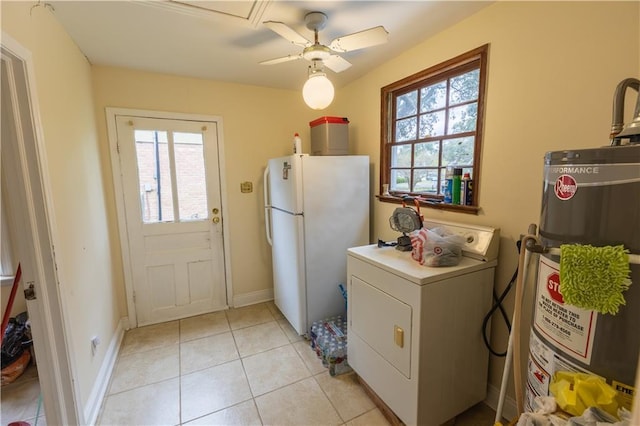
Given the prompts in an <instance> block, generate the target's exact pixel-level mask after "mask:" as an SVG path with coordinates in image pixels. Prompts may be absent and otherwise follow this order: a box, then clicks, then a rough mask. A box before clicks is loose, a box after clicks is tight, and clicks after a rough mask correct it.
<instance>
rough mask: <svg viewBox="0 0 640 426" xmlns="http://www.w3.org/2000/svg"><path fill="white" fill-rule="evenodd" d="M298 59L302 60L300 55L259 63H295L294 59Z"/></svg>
mask: <svg viewBox="0 0 640 426" xmlns="http://www.w3.org/2000/svg"><path fill="white" fill-rule="evenodd" d="M300 58H302V54H299V55H287V56H283V57H281V58H275V59H269V60H266V61H262V62H260V65H275V64H281V63H283V62H289V61H295V60H296V59H300Z"/></svg>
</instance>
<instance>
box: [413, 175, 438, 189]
mask: <svg viewBox="0 0 640 426" xmlns="http://www.w3.org/2000/svg"><path fill="white" fill-rule="evenodd" d="M413 191H414V192H428V193H431V194H437V193H438V169H419V170H414V172H413Z"/></svg>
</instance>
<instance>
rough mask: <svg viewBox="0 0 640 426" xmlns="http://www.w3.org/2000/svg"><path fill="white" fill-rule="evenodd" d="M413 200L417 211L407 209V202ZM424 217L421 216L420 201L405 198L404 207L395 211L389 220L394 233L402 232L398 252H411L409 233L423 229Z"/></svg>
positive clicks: (397, 246) (397, 247)
mask: <svg viewBox="0 0 640 426" xmlns="http://www.w3.org/2000/svg"><path fill="white" fill-rule="evenodd" d="M411 200H413V202H414V204H415V205H416V209H417V211H416V210H414V209H412V208H411V207H407V205H406V201H411ZM422 220H423V219H422V215H421V214H420V201H419V200H417V199H416V198H411V197H404V198H403V199H402V207H398V208H396V209H395V210H394V211H393V214H392V215H391V217H390V218H389V225H390V226H391V229H393V230H394V231H398V232H402V235H401V236H400V237H398V244H397V245H396V250H400V251H411V249H412V246H411V237H409V236H408V235H407V233H409V232H413V231H417V230H419V229H421V228H422Z"/></svg>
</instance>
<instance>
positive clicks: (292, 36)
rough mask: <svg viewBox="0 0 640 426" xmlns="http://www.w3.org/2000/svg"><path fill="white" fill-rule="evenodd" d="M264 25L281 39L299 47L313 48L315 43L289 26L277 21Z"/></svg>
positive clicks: (267, 22)
mask: <svg viewBox="0 0 640 426" xmlns="http://www.w3.org/2000/svg"><path fill="white" fill-rule="evenodd" d="M263 24H264V25H265V26H266V27H267V28H269V29H270V30H271V31H273V32H274V33H276V34H278V35H279V36H280V37H283V38H284V39H286V40H288V41H289V42H291V43H293V44H297V45H299V46H311V45H312V44H313V43H312V42H310V41H309V40H307V39H306V38H304V37H303V36H301V35H300V34H298V33H297V32H296V31H294V30H292V29H291V28H290V27H289V26H287V25H285V24H283V23H282V22H277V21H266V22H263Z"/></svg>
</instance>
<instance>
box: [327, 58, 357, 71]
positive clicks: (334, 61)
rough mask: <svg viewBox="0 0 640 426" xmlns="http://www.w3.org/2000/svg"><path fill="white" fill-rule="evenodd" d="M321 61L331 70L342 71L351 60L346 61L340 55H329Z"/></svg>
mask: <svg viewBox="0 0 640 426" xmlns="http://www.w3.org/2000/svg"><path fill="white" fill-rule="evenodd" d="M322 62H323V63H324V65H325V66H326V67H327V68H329V69H330V70H331V71H333V72H342V71H344V70H346V69H347V68H349V67H350V66H351V62H349V61H347V60H346V59H344V58H343V57H342V56H340V55H331V56H330V57H329V58H327V59H325V60H324V61H322Z"/></svg>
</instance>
